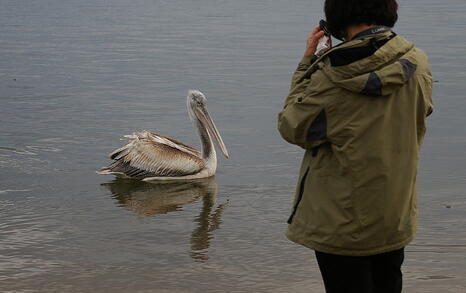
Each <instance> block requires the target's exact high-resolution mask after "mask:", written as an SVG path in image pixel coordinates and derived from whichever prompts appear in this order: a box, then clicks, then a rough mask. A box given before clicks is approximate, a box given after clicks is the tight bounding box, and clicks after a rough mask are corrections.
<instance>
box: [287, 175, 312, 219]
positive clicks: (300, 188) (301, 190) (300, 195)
mask: <svg viewBox="0 0 466 293" xmlns="http://www.w3.org/2000/svg"><path fill="white" fill-rule="evenodd" d="M308 173H309V167H307V169H306V172H304V175H303V177H302V178H301V181H300V182H299V185H298V198H297V199H296V203H295V204H294V207H293V211H292V212H291V215H290V217H289V218H288V221H287V223H288V224H291V223H292V222H293V218H294V215H295V214H296V210H297V209H298V206H299V203H300V202H301V199H302V198H303V193H304V185H305V183H306V178H307V174H308Z"/></svg>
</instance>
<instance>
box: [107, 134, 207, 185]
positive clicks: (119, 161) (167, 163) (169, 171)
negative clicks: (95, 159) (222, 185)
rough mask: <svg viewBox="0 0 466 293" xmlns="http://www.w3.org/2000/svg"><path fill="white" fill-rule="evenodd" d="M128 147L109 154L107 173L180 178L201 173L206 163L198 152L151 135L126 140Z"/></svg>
mask: <svg viewBox="0 0 466 293" xmlns="http://www.w3.org/2000/svg"><path fill="white" fill-rule="evenodd" d="M126 137H127V138H129V139H130V141H129V143H128V144H127V145H125V146H123V147H121V148H119V149H117V150H115V151H114V152H113V153H111V154H110V158H111V159H113V160H115V162H113V163H112V164H111V165H110V166H109V167H108V168H104V169H103V170H102V171H107V172H111V173H116V174H119V173H121V174H124V175H126V176H129V177H134V178H141V179H142V178H146V177H179V176H188V175H192V174H196V173H198V172H200V171H201V170H202V169H203V168H204V167H205V164H204V161H203V160H202V159H201V158H200V154H199V152H198V151H197V150H195V149H193V148H191V147H189V146H187V145H184V144H182V143H180V142H178V141H176V140H174V139H170V138H167V137H164V136H160V135H157V134H155V133H152V132H149V131H141V132H135V133H133V134H132V135H128V136H126Z"/></svg>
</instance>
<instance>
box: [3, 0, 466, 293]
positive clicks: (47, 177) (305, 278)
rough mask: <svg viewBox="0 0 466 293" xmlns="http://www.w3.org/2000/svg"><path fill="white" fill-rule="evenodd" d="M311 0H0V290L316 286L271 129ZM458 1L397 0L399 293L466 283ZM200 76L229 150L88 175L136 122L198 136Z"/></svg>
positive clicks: (310, 16)
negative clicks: (406, 52)
mask: <svg viewBox="0 0 466 293" xmlns="http://www.w3.org/2000/svg"><path fill="white" fill-rule="evenodd" d="M321 11H322V6H321V4H319V3H312V2H311V1H302V0H299V1H293V2H283V1H270V0H268V1H266V0H262V1H246V0H240V1H226V0H215V1H214V0H200V1H178V0H174V1H162V0H137V1H129V0H114V1H104V0H97V1H89V0H81V1H58V0H44V1H31V0H20V1H7V0H0V25H1V27H2V29H1V30H0V56H1V57H0V89H1V91H0V102H1V107H0V134H1V136H0V231H1V236H0V288H1V291H2V292H108V291H110V290H111V291H112V292H161V293H164V292H323V288H322V284H321V280H320V275H319V272H318V270H317V266H316V263H315V260H314V257H313V254H312V252H311V251H309V250H308V249H306V248H303V247H300V246H298V245H295V244H293V243H291V242H289V241H287V240H286V239H285V237H284V235H283V231H284V230H285V228H286V223H285V221H286V219H287V216H288V213H289V210H290V207H291V200H292V194H293V189H294V185H295V181H296V175H297V172H298V165H299V162H300V159H301V156H302V151H301V150H300V149H299V148H297V147H294V146H291V145H287V144H286V143H285V142H284V141H282V140H281V138H280V137H279V135H278V133H277V132H276V130H275V125H276V113H277V112H278V111H279V110H280V108H281V106H282V102H283V99H284V97H285V95H286V93H287V90H288V86H289V80H290V75H291V72H292V71H293V70H294V67H295V66H296V64H297V62H298V60H299V58H300V55H301V54H302V52H303V49H304V48H303V46H304V43H305V38H306V36H307V34H308V31H309V30H310V29H311V28H312V27H313V26H314V24H315V23H317V21H318V20H319V19H320V18H321V16H322V12H321ZM465 13H466V4H465V3H464V1H463V0H447V1H441V2H439V1H433V0H428V1H420V0H414V1H403V2H402V3H401V8H400V21H399V23H398V25H397V27H396V31H397V32H398V33H399V34H402V35H404V36H406V37H407V38H408V39H410V40H412V41H414V42H415V43H416V44H417V45H418V46H419V47H420V48H422V49H424V50H425V51H426V52H427V53H428V55H429V56H430V58H431V63H432V66H433V71H434V79H435V80H436V82H435V89H434V101H435V106H436V108H435V112H434V114H433V115H432V117H431V119H430V121H429V132H428V135H427V137H426V140H425V145H424V150H423V153H422V164H421V166H420V170H419V193H420V208H421V216H420V223H419V234H418V236H417V238H416V240H415V241H414V243H413V244H412V245H410V246H409V247H408V248H407V259H406V265H405V266H404V272H405V287H406V291H407V292H465V291H466V281H465V280H466V265H465V264H466V232H465V230H464V226H465V225H466V220H465V218H466V217H465V216H466V199H465V195H466V194H465V190H466V180H465V174H466V158H465V156H464V150H465V145H466V135H465V130H464V125H465V123H466V116H465V115H464V113H465V111H466V102H465V101H464V92H465V86H464V80H465V79H466V73H465V71H464V66H465V65H466V54H465V53H466V52H465V50H464V43H465V41H466V35H465V34H464V31H465V29H466V20H465V18H464V15H465ZM191 88H196V89H200V90H202V91H203V92H205V93H206V94H207V96H208V98H209V102H208V103H209V104H208V105H209V110H210V112H211V114H212V116H213V118H214V120H215V122H216V124H217V126H218V128H219V130H220V132H221V133H222V135H223V138H224V140H225V143H226V145H227V147H228V148H229V151H230V154H231V159H230V160H226V159H223V158H220V159H219V170H218V172H217V175H216V177H215V178H211V179H208V180H200V181H196V182H190V183H182V184H162V185H160V184H156V185H153V184H148V183H142V182H138V181H132V180H121V179H114V178H112V177H105V176H98V175H96V174H95V173H94V171H95V170H96V169H98V168H100V167H101V166H104V165H106V164H108V162H109V161H108V159H107V158H106V155H107V154H108V153H109V152H111V151H112V150H113V149H115V148H117V147H119V146H120V145H121V144H122V143H123V141H120V140H119V138H120V137H121V136H122V135H124V134H129V133H131V132H133V131H136V130H142V129H148V130H152V131H155V132H158V133H161V134H166V135H170V136H172V137H174V138H177V139H180V140H182V141H183V142H185V143H188V144H192V145H195V146H198V138H197V137H196V134H195V132H194V131H193V128H192V126H191V124H190V122H189V120H188V118H187V114H186V109H185V96H186V93H187V91H188V89H191Z"/></svg>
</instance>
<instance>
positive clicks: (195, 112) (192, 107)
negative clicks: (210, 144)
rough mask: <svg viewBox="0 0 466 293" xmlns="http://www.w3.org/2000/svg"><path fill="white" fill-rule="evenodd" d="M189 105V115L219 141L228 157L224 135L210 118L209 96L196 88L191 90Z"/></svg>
mask: <svg viewBox="0 0 466 293" xmlns="http://www.w3.org/2000/svg"><path fill="white" fill-rule="evenodd" d="M187 106H188V112H189V117H190V118H191V119H192V120H194V121H198V122H199V123H200V127H204V128H205V129H206V130H207V132H208V133H209V135H210V137H211V138H212V139H213V140H214V141H215V142H216V143H217V145H218V147H219V148H220V150H221V151H222V153H223V155H224V156H225V157H226V158H229V157H230V155H229V154H228V151H227V148H226V147H225V144H224V143H223V140H222V137H221V136H220V133H219V132H218V130H217V127H216V126H215V124H214V121H212V118H210V114H209V112H208V111H207V98H206V97H205V95H204V94H203V93H201V92H200V91H196V90H191V91H189V93H188V99H187Z"/></svg>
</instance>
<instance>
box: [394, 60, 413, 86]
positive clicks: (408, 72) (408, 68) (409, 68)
mask: <svg viewBox="0 0 466 293" xmlns="http://www.w3.org/2000/svg"><path fill="white" fill-rule="evenodd" d="M398 62H400V63H401V65H403V71H404V72H405V81H406V80H408V79H410V78H411V76H413V74H414V72H416V69H417V65H416V64H414V63H411V62H410V61H409V60H407V59H400V60H398Z"/></svg>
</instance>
